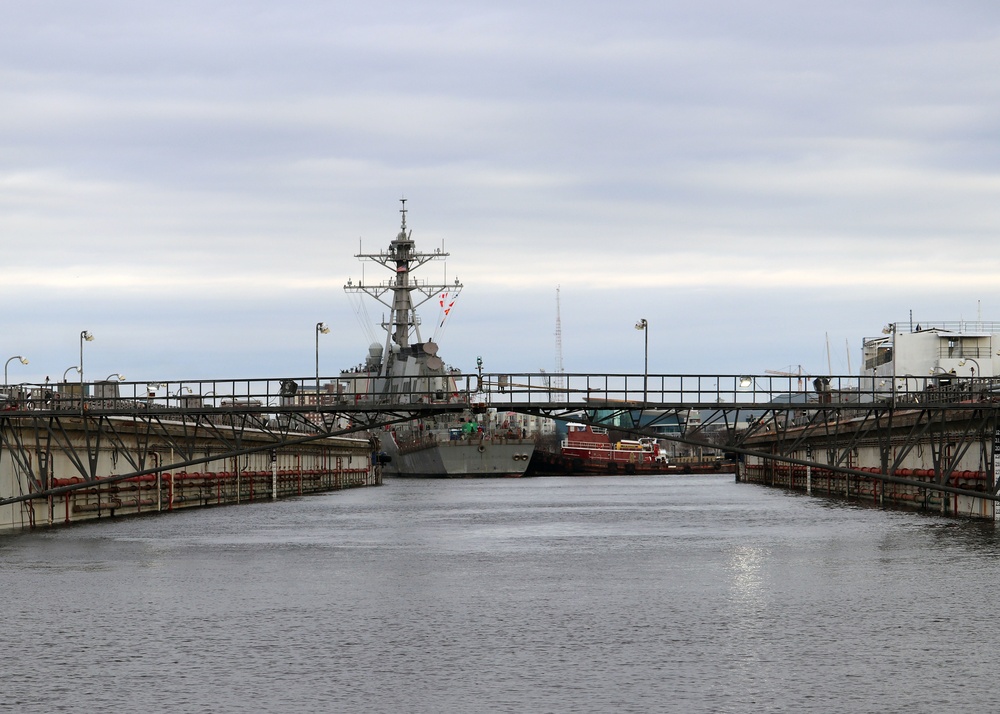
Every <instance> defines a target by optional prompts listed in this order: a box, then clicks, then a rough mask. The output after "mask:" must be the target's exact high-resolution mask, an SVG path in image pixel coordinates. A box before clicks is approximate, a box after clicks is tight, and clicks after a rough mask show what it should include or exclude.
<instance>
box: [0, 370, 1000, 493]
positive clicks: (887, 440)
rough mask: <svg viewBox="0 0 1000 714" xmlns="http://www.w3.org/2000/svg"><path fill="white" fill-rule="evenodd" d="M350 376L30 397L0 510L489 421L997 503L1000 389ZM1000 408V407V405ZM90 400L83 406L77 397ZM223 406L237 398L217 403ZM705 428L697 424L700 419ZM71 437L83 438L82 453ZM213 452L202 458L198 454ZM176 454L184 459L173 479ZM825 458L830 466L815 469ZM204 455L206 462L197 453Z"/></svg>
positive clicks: (20, 394) (23, 397)
mask: <svg viewBox="0 0 1000 714" xmlns="http://www.w3.org/2000/svg"><path fill="white" fill-rule="evenodd" d="M352 379H353V378H352V377H351V376H350V375H347V376H345V375H341V376H340V377H339V378H337V377H335V378H332V379H325V380H324V381H325V382H326V383H327V384H333V385H337V386H336V388H331V389H330V391H328V392H321V391H320V390H319V389H316V390H315V391H314V392H312V393H311V396H312V397H313V399H312V400H311V402H310V401H309V400H304V399H303V398H302V395H303V394H309V390H310V388H311V386H312V385H313V384H316V385H317V386H318V385H319V381H320V380H317V379H316V378H315V377H306V378H299V379H254V380H208V381H184V382H138V383H123V384H115V385H114V390H113V393H109V391H108V389H107V384H106V383H96V384H93V385H79V388H78V389H74V388H75V387H77V385H75V384H74V385H66V384H65V383H64V384H61V385H47V384H46V385H18V386H17V387H14V388H7V393H6V397H7V399H6V402H5V409H4V410H3V411H0V446H2V452H0V466H2V459H9V460H10V462H11V467H12V468H13V470H14V471H15V473H17V474H18V475H20V476H22V477H23V483H24V484H27V486H28V489H27V492H24V493H7V494H4V493H0V505H3V504H9V503H15V502H20V501H26V500H30V499H34V498H46V497H49V496H54V495H57V494H61V493H64V492H67V491H71V490H74V489H77V488H88V487H92V486H93V485H95V484H97V483H112V482H115V481H119V480H123V479H127V478H130V477H133V476H142V475H146V474H151V473H156V472H159V471H166V470H175V469H185V468H187V467H190V466H195V465H198V464H202V463H206V462H209V461H214V460H217V459H224V458H229V457H237V456H243V455H246V454H251V453H257V452H261V451H266V450H272V451H273V450H276V449H282V448H288V447H293V446H296V445H299V444H305V443H309V442H314V441H317V440H322V439H327V438H329V437H337V436H350V435H352V434H358V433H362V432H377V431H379V430H381V429H383V428H384V427H387V426H390V425H392V424H397V423H401V422H406V421H410V420H413V419H418V418H422V417H426V416H429V415H433V414H442V413H457V412H461V411H464V410H466V409H472V410H474V411H485V410H486V409H489V408H494V409H498V410H500V411H511V412H517V413H522V414H530V415H535V416H541V417H549V418H553V419H563V420H571V421H577V422H581V423H589V424H592V425H596V426H609V425H611V426H615V427H616V428H618V429H620V430H622V431H627V432H630V433H633V434H637V435H646V436H653V437H656V438H661V439H667V440H670V441H675V442H678V443H682V444H688V445H694V446H703V447H706V446H707V447H715V448H721V449H724V450H725V451H728V452H732V453H735V454H742V455H744V456H751V457H756V458H761V459H769V460H772V461H775V462H782V463H787V464H792V465H801V466H815V467H821V468H824V469H827V470H829V471H834V472H839V473H846V474H855V475H858V476H863V477H865V478H869V479H871V478H875V479H879V480H881V481H884V482H887V483H898V484H904V485H912V486H916V487H919V488H925V489H927V488H931V489H934V490H939V491H943V492H949V493H958V494H964V495H972V496H976V497H979V498H986V499H990V500H1000V496H998V491H1000V489H998V487H997V480H996V478H995V468H994V463H993V457H994V453H995V451H996V450H997V448H998V447H995V444H997V443H1000V436H998V434H1000V432H998V421H997V414H998V412H997V410H998V407H1000V402H998V400H997V396H994V395H995V390H1000V386H998V385H997V384H996V383H995V382H994V380H989V379H987V380H983V379H957V378H955V379H953V380H951V382H950V383H949V384H948V385H947V388H942V385H941V384H940V383H939V382H936V381H934V380H932V379H928V380H923V381H920V380H915V379H913V378H912V377H910V378H909V379H907V380H906V383H905V385H900V384H893V385H889V386H888V387H887V386H886V385H883V384H879V385H875V384H874V380H872V382H873V383H872V384H871V385H870V386H869V387H868V388H864V386H863V385H862V384H860V383H859V380H858V378H856V377H830V378H824V379H823V381H822V382H821V383H819V384H818V385H814V386H815V389H814V390H812V391H806V390H803V389H802V387H801V385H800V384H798V383H797V381H798V382H800V381H801V380H800V379H799V380H796V378H795V377H780V378H776V377H773V376H767V377H756V376H754V377H747V376H737V375H624V374H560V375H551V374H545V373H541V374H482V373H478V374H472V375H463V376H461V377H458V378H457V380H456V384H458V387H457V390H458V391H457V392H456V393H455V394H454V395H451V396H450V397H449V398H448V399H447V400H438V401H427V400H426V395H424V394H421V393H419V392H416V391H415V392H413V393H412V394H407V393H406V392H405V391H403V390H399V389H394V392H395V393H396V394H397V395H399V396H396V397H394V399H393V400H392V402H391V403H389V402H388V400H384V399H381V398H380V396H379V395H365V396H364V397H363V398H359V397H356V396H354V397H350V398H347V397H345V396H344V395H355V394H357V393H358V391H359V390H355V389H354V388H353V386H354V385H352V384H351V383H350V382H351V381H352ZM996 393H997V394H1000V392H996ZM81 394H82V395H83V396H81ZM219 395H225V396H219ZM695 413H700V414H701V415H703V417H702V419H700V420H694V419H692V418H691V415H692V414H695ZM74 437H75V438H74ZM206 440H208V441H211V442H212V443H213V448H212V454H211V455H210V456H203V457H196V456H195V453H196V449H195V444H197V443H199V442H201V443H204V442H205V441H206ZM873 444H874V445H875V446H876V448H877V449H878V452H879V455H880V460H881V464H880V472H879V473H872V472H871V471H861V470H860V469H858V468H856V464H854V463H853V461H852V455H853V454H854V453H856V451H857V449H858V448H859V447H861V446H862V445H866V446H871V445H873ZM926 445H929V446H930V448H931V450H932V463H933V471H934V478H933V482H932V483H928V482H927V481H919V480H915V479H909V478H906V477H905V476H904V475H901V474H900V472H901V471H902V469H901V468H900V466H901V464H903V463H904V459H905V458H906V457H907V455H909V454H910V453H911V452H912V451H913V450H914V449H920V448H924V447H925V446H926ZM164 447H168V448H169V450H170V451H171V453H173V454H175V455H176V458H175V459H174V460H173V461H172V462H170V463H165V462H164V461H163V460H162V458H161V455H162V451H163V449H164ZM107 448H111V449H113V450H114V451H115V453H116V456H117V457H118V458H121V459H123V460H124V462H125V463H126V464H127V466H128V469H127V470H126V471H127V472H123V473H119V474H115V475H114V476H106V475H104V476H102V475H101V474H99V473H98V470H97V455H98V452H99V451H100V450H102V449H107ZM974 449H978V451H979V456H978V460H979V462H980V464H981V466H982V470H984V471H988V472H989V474H990V479H989V488H988V490H987V491H985V492H984V491H974V490H969V489H963V488H959V487H956V486H952V485H950V484H949V481H950V480H951V478H952V476H953V474H954V472H955V470H956V469H957V467H958V464H959V463H960V462H961V461H962V460H963V459H965V458H966V457H967V456H968V455H970V453H972V450H974ZM803 450H805V451H806V453H807V454H816V453H822V455H823V456H824V457H825V458H822V459H819V458H815V459H814V458H803V457H802V456H801V454H802V452H803ZM56 453H61V454H62V455H64V456H65V457H66V459H67V460H68V462H69V463H71V464H72V467H73V469H74V470H75V474H74V475H76V476H78V477H79V478H80V479H81V482H80V483H79V484H74V485H70V486H66V485H60V486H54V485H53V474H52V473H51V466H50V465H51V463H52V457H53V455H54V454H56ZM201 453H204V449H202V450H201ZM19 482H22V481H21V480H19Z"/></svg>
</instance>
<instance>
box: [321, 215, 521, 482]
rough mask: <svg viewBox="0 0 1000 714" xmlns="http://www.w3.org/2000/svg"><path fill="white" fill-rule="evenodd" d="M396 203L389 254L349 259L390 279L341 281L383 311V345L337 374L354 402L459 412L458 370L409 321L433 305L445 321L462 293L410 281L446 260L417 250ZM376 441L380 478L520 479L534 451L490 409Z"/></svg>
mask: <svg viewBox="0 0 1000 714" xmlns="http://www.w3.org/2000/svg"><path fill="white" fill-rule="evenodd" d="M401 204H402V207H401V208H400V213H401V215H402V219H401V225H400V230H399V233H398V234H397V235H396V237H395V238H394V239H393V240H392V242H391V243H390V244H389V249H388V250H386V251H381V252H378V253H364V252H359V253H358V254H356V256H355V257H357V258H358V259H359V260H361V261H365V262H371V263H376V264H378V265H381V266H382V267H383V268H385V269H386V270H388V271H389V272H390V273H391V277H390V278H389V279H388V280H386V281H383V282H380V283H375V284H367V283H365V282H364V279H362V280H361V281H359V282H358V283H354V282H353V281H352V280H348V282H347V285H345V286H344V290H345V291H346V292H348V293H363V294H365V295H368V296H370V297H372V298H374V299H376V300H377V301H378V302H380V303H381V304H382V305H384V306H386V307H387V308H388V309H389V313H388V318H384V319H383V320H382V322H381V327H382V329H383V330H385V333H386V336H385V341H384V343H382V344H379V343H377V342H376V343H372V344H371V345H370V346H369V349H368V355H367V357H366V358H365V361H364V362H363V363H361V364H359V365H358V366H356V367H353V368H351V369H350V370H346V371H344V372H342V373H341V384H342V385H345V386H346V389H345V391H346V392H347V394H345V395H344V396H349V398H352V399H354V400H355V401H356V402H358V403H361V402H365V401H370V402H372V403H376V404H394V403H395V404H400V403H413V402H416V401H420V402H429V403H446V404H462V405H465V404H468V398H467V396H466V395H465V394H464V393H463V392H462V391H461V390H460V389H459V388H458V384H457V381H456V380H457V379H458V378H459V377H460V376H461V371H460V370H457V369H453V368H451V367H449V366H447V365H446V364H445V363H444V360H443V359H442V358H441V357H440V356H439V355H438V345H437V343H436V342H435V341H434V340H433V338H430V339H427V340H424V339H423V337H422V335H421V329H420V327H421V321H420V318H419V316H418V314H417V308H418V307H419V306H421V305H423V304H425V303H427V302H429V301H431V300H434V299H437V300H438V301H439V304H440V307H441V309H442V318H443V319H446V318H447V316H448V312H449V311H450V308H451V306H452V305H454V302H455V298H456V297H457V296H458V294H459V292H461V290H462V287H463V286H462V284H461V282H459V281H458V280H457V279H455V280H454V281H453V282H452V283H450V284H449V283H447V282H446V281H445V280H442V281H441V282H439V283H434V282H427V281H423V280H420V279H418V278H416V277H414V275H413V273H414V272H415V271H416V270H417V269H419V268H421V267H422V266H424V265H426V264H427V263H429V262H431V261H435V260H445V259H446V258H447V257H448V253H446V252H444V251H443V250H436V251H434V252H433V253H422V252H420V251H418V250H417V248H416V245H415V243H414V241H413V236H412V231H411V230H409V229H408V228H407V225H406V212H407V211H406V199H401ZM477 411H481V410H477ZM380 439H381V441H382V442H383V446H384V448H385V451H386V452H387V455H388V456H389V457H390V458H391V461H390V462H389V463H388V464H387V466H386V472H387V473H389V474H396V475H401V476H520V475H522V474H523V473H524V471H525V469H526V468H527V465H528V459H529V458H530V456H531V452H532V450H533V448H534V445H533V442H532V441H530V440H529V439H527V438H525V435H524V434H523V433H521V434H517V433H515V432H513V431H512V430H511V429H509V428H507V429H504V428H502V426H501V423H500V422H499V420H498V419H497V418H496V415H495V414H494V413H492V412H491V411H490V410H487V411H486V412H485V413H476V414H474V413H473V412H472V411H471V410H463V411H461V412H459V413H457V414H455V415H446V416H439V417H434V418H426V419H422V420H416V421H413V422H408V423H406V424H402V425H399V426H397V427H395V428H394V429H392V430H390V431H388V432H385V433H383V434H381V435H380Z"/></svg>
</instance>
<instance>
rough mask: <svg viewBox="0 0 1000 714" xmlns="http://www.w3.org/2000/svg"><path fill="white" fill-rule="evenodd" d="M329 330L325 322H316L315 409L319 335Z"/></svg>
mask: <svg viewBox="0 0 1000 714" xmlns="http://www.w3.org/2000/svg"><path fill="white" fill-rule="evenodd" d="M329 332H330V328H329V327H327V326H326V323H325V322H317V323H316V409H319V336H320V335H325V334H327V333H329Z"/></svg>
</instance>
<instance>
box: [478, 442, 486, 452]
mask: <svg viewBox="0 0 1000 714" xmlns="http://www.w3.org/2000/svg"><path fill="white" fill-rule="evenodd" d="M484 451H486V447H485V446H483V445H482V444H480V445H479V453H480V454H481V453H483V452H484Z"/></svg>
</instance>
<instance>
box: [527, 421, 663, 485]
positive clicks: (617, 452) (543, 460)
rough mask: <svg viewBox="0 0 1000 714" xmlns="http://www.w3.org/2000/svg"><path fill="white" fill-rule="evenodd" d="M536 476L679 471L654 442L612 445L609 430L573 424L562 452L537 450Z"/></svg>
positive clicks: (564, 440) (533, 465) (534, 466)
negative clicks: (545, 474) (671, 464)
mask: <svg viewBox="0 0 1000 714" xmlns="http://www.w3.org/2000/svg"><path fill="white" fill-rule="evenodd" d="M531 466H532V468H531V469H529V472H530V471H534V472H535V473H562V474H665V473H671V472H672V471H674V470H675V469H672V468H671V466H670V465H669V464H668V463H667V457H666V454H664V453H663V452H662V451H661V450H660V445H659V444H657V443H656V441H655V440H654V439H648V438H642V439H638V440H632V439H622V440H621V441H616V442H614V443H612V442H611V439H610V438H609V437H608V431H607V429H603V428H601V427H591V426H589V425H586V424H570V425H568V431H567V432H566V438H565V439H563V440H562V443H561V444H560V448H559V452H558V453H547V452H542V451H540V450H537V449H536V450H535V454H534V455H533V458H532V464H531Z"/></svg>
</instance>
